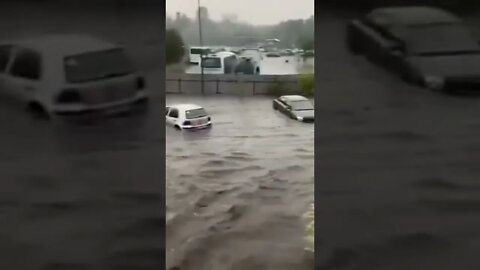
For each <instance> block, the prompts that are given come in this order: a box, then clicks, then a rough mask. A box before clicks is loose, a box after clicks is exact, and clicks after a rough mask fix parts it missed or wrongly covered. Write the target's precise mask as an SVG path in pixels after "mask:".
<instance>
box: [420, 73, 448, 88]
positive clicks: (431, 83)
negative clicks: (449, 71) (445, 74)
mask: <svg viewBox="0 0 480 270" xmlns="http://www.w3.org/2000/svg"><path fill="white" fill-rule="evenodd" d="M424 81H425V85H426V86H427V87H428V88H430V89H434V90H440V89H443V87H444V86H445V79H444V78H442V77H438V76H425V79H424Z"/></svg>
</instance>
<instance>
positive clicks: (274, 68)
mask: <svg viewBox="0 0 480 270" xmlns="http://www.w3.org/2000/svg"><path fill="white" fill-rule="evenodd" d="M313 69H314V58H312V57H310V58H306V59H305V60H304V59H302V57H300V56H282V57H266V56H265V55H264V57H263V60H262V62H261V64H260V74H261V75H293V74H300V73H304V72H306V71H312V70H313ZM200 72H201V70H200V66H198V65H189V66H187V67H186V70H185V73H189V74H200Z"/></svg>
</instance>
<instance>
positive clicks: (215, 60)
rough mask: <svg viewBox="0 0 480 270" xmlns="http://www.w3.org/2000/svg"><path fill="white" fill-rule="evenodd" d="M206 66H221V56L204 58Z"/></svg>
mask: <svg viewBox="0 0 480 270" xmlns="http://www.w3.org/2000/svg"><path fill="white" fill-rule="evenodd" d="M202 66H203V67H204V68H221V67H222V62H221V60H220V58H219V57H206V58H203V60H202Z"/></svg>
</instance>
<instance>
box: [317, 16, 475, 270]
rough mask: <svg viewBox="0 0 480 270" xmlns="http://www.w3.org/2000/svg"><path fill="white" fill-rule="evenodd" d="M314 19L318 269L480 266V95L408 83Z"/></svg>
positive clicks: (338, 28)
mask: <svg viewBox="0 0 480 270" xmlns="http://www.w3.org/2000/svg"><path fill="white" fill-rule="evenodd" d="M319 16H321V17H322V19H321V22H320V23H318V24H317V25H316V30H317V31H319V33H317V34H316V36H317V37H319V36H320V37H322V45H321V46H322V50H317V57H318V58H317V59H316V62H317V63H316V64H317V69H318V70H316V74H318V75H317V76H320V78H321V79H320V84H317V85H316V87H317V91H319V96H317V111H316V115H317V116H316V118H317V120H316V122H317V125H321V126H322V129H321V132H319V133H317V134H316V142H315V144H316V147H318V149H321V151H318V152H317V153H316V158H317V159H318V160H317V161H318V164H319V166H320V168H319V169H318V170H319V171H318V172H316V179H317V181H316V183H315V184H316V189H318V190H319V193H318V194H319V195H317V196H315V202H316V211H317V212H316V216H317V217H318V219H319V220H320V222H321V223H320V224H318V225H317V237H318V238H317V240H318V244H319V246H317V247H318V249H316V254H317V256H319V257H320V258H321V265H318V266H317V268H318V269H324V270H327V269H328V270H337V269H341V270H347V269H348V270H350V269H351V270H353V269H355V270H363V269H366V270H367V269H368V270H376V269H382V270H389V269H424V270H427V269H428V270H429V269H435V270H447V269H479V267H480V263H479V262H478V254H479V252H480V231H479V229H478V228H479V227H480V215H479V213H480V200H479V197H480V182H479V177H478V176H479V175H480V167H479V166H478V164H479V160H480V143H479V141H478V138H479V135H480V120H479V119H478V115H479V113H480V98H478V97H458V96H457V97H456V96H447V95H442V94H438V93H434V92H430V91H428V90H425V89H421V88H418V87H414V86H409V85H407V84H405V83H404V82H402V81H401V79H400V78H398V77H397V76H395V75H392V74H389V73H387V72H385V71H384V70H382V69H381V68H378V67H375V66H374V65H372V64H371V63H369V62H367V61H366V60H365V59H364V58H363V57H361V56H360V57H357V56H352V55H350V54H349V53H348V52H347V51H346V49H345V46H344V45H343V44H344V43H343V35H342V34H343V31H344V24H343V22H344V21H343V19H342V18H338V17H331V16H329V14H321V15H319ZM345 19H346V18H345ZM477 26H478V24H477ZM475 30H478V27H477V28H476V29H475ZM331 33H336V34H335V35H332V34H331Z"/></svg>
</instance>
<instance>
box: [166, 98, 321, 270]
mask: <svg viewBox="0 0 480 270" xmlns="http://www.w3.org/2000/svg"><path fill="white" fill-rule="evenodd" d="M175 103H195V104H198V105H201V106H204V107H205V108H206V109H207V111H208V112H209V113H210V114H211V117H212V121H213V128H212V129H211V130H203V131H196V132H185V131H177V130H175V129H174V128H173V127H167V130H166V158H167V163H166V166H167V167H166V170H167V178H166V180H167V183H166V185H167V191H166V192H167V231H166V237H167V239H166V249H167V269H182V270H225V269H231V270H244V269H252V270H255V269H259V270H260V269H262V270H269V269H272V270H273V269H278V270H283V269H285V270H287V269H288V270H291V269H298V270H302V269H305V270H307V269H308V270H310V269H313V256H312V254H311V253H309V252H307V251H305V250H304V248H305V247H306V243H305V240H304V237H305V223H304V221H303V220H302V214H303V213H304V212H305V211H306V210H307V209H308V207H309V204H310V203H311V202H313V192H314V185H313V178H314V125H313V124H306V123H299V122H296V121H292V120H291V119H289V118H287V117H286V116H284V115H282V114H280V113H278V112H276V111H274V110H273V109H272V99H271V98H267V97H247V98H245V97H243V98H241V97H221V96H210V97H193V96H180V95H169V96H167V104H175ZM175 267H176V268H175Z"/></svg>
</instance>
